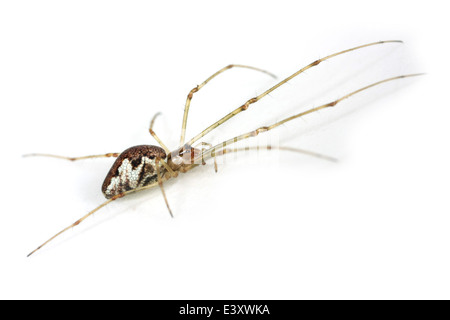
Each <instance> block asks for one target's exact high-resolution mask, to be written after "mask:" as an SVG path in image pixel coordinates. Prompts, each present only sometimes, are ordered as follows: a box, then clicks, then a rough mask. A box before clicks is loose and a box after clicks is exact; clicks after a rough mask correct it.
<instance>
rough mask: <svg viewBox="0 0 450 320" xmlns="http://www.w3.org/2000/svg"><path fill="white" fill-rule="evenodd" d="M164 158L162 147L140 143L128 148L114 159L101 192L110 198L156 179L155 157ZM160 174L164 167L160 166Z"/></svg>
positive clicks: (162, 172)
mask: <svg viewBox="0 0 450 320" xmlns="http://www.w3.org/2000/svg"><path fill="white" fill-rule="evenodd" d="M157 158H159V159H165V158H166V153H165V151H164V149H162V148H160V147H157V146H149V145H140V146H135V147H131V148H128V149H127V150H125V151H124V152H122V153H121V154H120V155H119V157H118V158H117V159H116V161H115V162H114V164H113V165H112V167H111V169H110V170H109V172H108V174H107V175H106V178H105V181H104V182H103V185H102V192H103V194H104V195H105V197H106V198H107V199H110V198H112V197H114V196H116V195H118V194H121V193H123V192H126V191H129V190H132V189H136V188H139V187H144V186H146V185H149V184H151V183H153V182H155V181H157V180H158V177H157V173H156V159H157ZM160 173H161V175H163V174H164V168H160Z"/></svg>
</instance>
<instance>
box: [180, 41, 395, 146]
mask: <svg viewBox="0 0 450 320" xmlns="http://www.w3.org/2000/svg"><path fill="white" fill-rule="evenodd" d="M401 42H402V41H399V40H389V41H379V42H373V43H369V44H365V45H362V46H358V47H354V48H351V49H347V50H344V51H340V52H337V53H333V54H331V55H329V56H326V57H324V58H322V59H318V60H316V61H314V62H312V63H310V64H309V65H307V66H306V67H303V68H302V69H300V70H298V71H297V72H295V73H294V74H292V75H291V76H289V77H287V78H286V79H284V80H283V81H280V82H279V83H277V84H276V85H274V86H273V87H272V88H270V89H268V90H266V91H264V92H263V93H261V94H260V95H258V96H256V97H254V98H251V99H250V100H248V101H247V102H246V103H244V104H243V105H242V106H240V107H239V108H237V109H235V110H233V111H232V112H230V113H229V114H227V115H226V116H225V117H223V118H222V119H220V120H219V121H216V122H215V123H213V124H212V125H210V126H209V127H208V128H206V129H205V130H203V131H202V132H200V133H199V134H198V135H196V136H195V137H194V138H192V139H191V140H189V141H188V142H187V145H192V144H193V143H194V142H195V141H197V140H199V139H200V138H202V137H204V136H205V135H206V134H208V133H209V132H211V131H212V130H214V129H215V128H217V127H218V126H220V125H221V124H223V123H225V122H226V121H228V120H229V119H231V118H232V117H234V116H235V115H237V114H239V113H241V112H242V111H245V110H247V109H248V108H249V107H250V105H251V104H253V103H256V102H258V101H259V100H261V99H262V98H264V97H265V96H267V95H268V94H269V93H271V92H272V91H274V90H276V89H278V88H279V87H281V86H282V85H284V84H285V83H286V82H288V81H289V80H291V79H293V78H295V77H296V76H298V75H299V74H301V73H303V72H305V71H306V70H308V69H310V68H312V67H315V66H317V65H319V64H320V63H321V62H323V61H325V60H328V59H331V58H334V57H336V56H339V55H341V54H345V53H347V52H351V51H354V50H358V49H362V48H365V47H369V46H374V45H380V44H383V43H401Z"/></svg>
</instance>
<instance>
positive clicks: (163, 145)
mask: <svg viewBox="0 0 450 320" xmlns="http://www.w3.org/2000/svg"><path fill="white" fill-rule="evenodd" d="M160 114H161V112H158V113H157V114H155V115H154V116H153V118H152V121H151V122H150V128H149V129H148V131H149V132H150V134H151V135H152V137H153V138H155V140H156V141H157V142H158V143H159V145H160V146H161V148H163V149H164V151H165V152H166V154H169V153H170V150H169V148H167V147H166V145H165V144H164V143H163V142H162V141H161V139H160V138H159V137H158V136H157V135H156V133H155V131H153V125H154V124H155V119H156V118H157V117H158V116H159V115H160Z"/></svg>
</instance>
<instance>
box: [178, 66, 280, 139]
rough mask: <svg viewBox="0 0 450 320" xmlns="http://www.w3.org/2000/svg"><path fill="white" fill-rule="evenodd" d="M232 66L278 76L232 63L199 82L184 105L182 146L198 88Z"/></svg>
mask: <svg viewBox="0 0 450 320" xmlns="http://www.w3.org/2000/svg"><path fill="white" fill-rule="evenodd" d="M231 68H246V69H251V70H256V71H260V72H263V73H265V74H268V75H269V76H271V77H273V78H275V79H276V76H275V75H273V74H272V73H270V72H268V71H265V70H262V69H259V68H255V67H250V66H245V65H241V64H230V65H228V66H226V67H224V68H222V69H220V70H219V71H217V72H216V73H214V74H213V75H212V76H210V77H209V78H208V79H206V80H205V81H203V82H202V83H201V84H199V85H198V86H196V87H195V88H193V89H192V90H191V91H190V92H189V94H188V96H187V98H186V105H185V107H184V115H183V123H182V125H181V138H180V147H181V146H182V145H183V144H184V139H185V135H186V125H187V118H188V113H189V107H190V105H191V100H192V97H193V96H194V93H196V92H197V91H198V90H200V89H201V88H203V87H204V86H205V84H207V83H208V82H209V81H211V80H212V79H213V78H215V77H217V76H218V75H219V74H221V73H222V72H225V71H227V70H229V69H231Z"/></svg>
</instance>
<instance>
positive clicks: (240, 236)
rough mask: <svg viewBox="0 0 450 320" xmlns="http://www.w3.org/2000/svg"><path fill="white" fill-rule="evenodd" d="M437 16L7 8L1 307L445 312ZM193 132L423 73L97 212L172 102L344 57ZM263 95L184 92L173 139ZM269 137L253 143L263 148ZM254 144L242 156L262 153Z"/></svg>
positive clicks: (217, 7) (282, 8) (428, 7)
mask: <svg viewBox="0 0 450 320" xmlns="http://www.w3.org/2000/svg"><path fill="white" fill-rule="evenodd" d="M447 11H448V10H447V9H445V8H444V2H437V1H436V2H431V3H430V2H428V3H427V4H423V2H422V1H380V0H378V1H373V2H367V1H365V2H361V1H320V2H314V1H292V2H288V1H277V2H274V1H270V2H269V1H227V2H221V3H219V2H211V1H170V2H165V3H164V4H161V2H149V1H126V2H125V1H123V2H121V1H76V2H73V1H70V2H69V1H28V2H27V1H20V2H19V1H9V2H2V4H1V5H0V46H1V49H0V105H1V108H2V116H1V126H0V128H1V139H2V140H1V141H2V149H1V150H2V151H1V158H0V159H1V160H0V161H1V168H2V180H3V183H2V184H1V195H2V196H1V199H2V200H1V201H2V210H1V224H0V246H1V247H0V248H1V258H0V259H1V263H0V298H2V299H7V298H9V299H16V298H33V299H37V298H40V299H42V298H43V299H50V298H52V299H55V298H56V299H69V298H75V299H113V298H115V299H116V298H138V299H147V298H150V299H175V298H179V299H183V298H192V299H200V298H202V299H207V298H209V299H217V298H223V299H228V298H234V299H266V298H267V299H277V298H287V299H317V298H330V299H331V298H332V299H334V298H343V299H351V298H360V299H369V298H375V299H379V298H387V299H397V298H447V299H448V298H450V293H449V289H448V288H449V287H450V276H449V272H448V270H449V268H450V258H449V245H450V236H449V222H450V218H449V213H450V210H449V204H448V197H449V192H448V190H449V181H450V173H449V169H448V164H449V160H450V156H449V148H448V145H449V144H448V138H449V136H450V130H449V127H448V121H449V119H450V106H449V104H448V85H447V83H448V73H449V71H450V69H449V63H448V41H446V37H447V35H446V31H447V30H448V28H449V23H448V22H447V21H448V20H447V19H448V18H447V16H446V12H447ZM389 39H401V40H404V41H405V43H404V44H385V45H382V46H376V47H371V48H366V49H363V50H361V51H358V52H353V53H350V54H348V55H346V56H341V57H339V58H335V59H332V60H329V61H327V62H325V63H323V64H321V65H319V66H318V67H316V68H313V69H311V70H309V71H308V72H306V73H305V74H304V75H301V76H299V77H298V78H296V79H295V80H292V81H290V82H289V83H288V84H286V85H285V86H283V87H282V88H280V89H279V90H277V91H276V92H273V93H272V94H271V95H270V96H268V97H265V98H264V99H263V100H262V101H260V102H258V103H257V104H255V105H253V106H252V107H251V108H250V109H249V110H248V111H246V112H244V113H242V114H240V115H238V116H236V117H235V118H233V120H232V121H230V123H228V124H227V125H226V126H223V128H221V129H220V130H217V132H215V133H214V134H211V135H208V136H207V137H205V141H208V142H213V143H217V142H220V141H221V140H223V139H225V138H230V137H233V136H234V135H236V134H240V133H243V132H246V131H249V130H252V129H255V128H256V127H257V126H261V125H269V124H271V123H273V122H275V121H277V120H280V119H282V118H283V117H286V116H289V115H292V114H295V113H298V112H300V111H301V110H305V109H306V108H307V107H308V106H317V105H320V104H321V103H326V102H329V101H331V100H333V99H336V98H338V97H340V96H341V95H343V94H346V93H348V92H350V91H352V90H356V89H358V88H360V87H362V86H365V85H367V84H369V83H371V82H374V81H377V80H380V79H383V78H386V77H391V76H395V75H399V74H407V73H415V72H427V75H426V76H424V77H419V78H414V79H405V80H399V81H396V82H391V83H388V84H385V85H383V86H382V87H378V88H374V89H372V90H370V91H367V92H365V93H361V94H360V95H358V96H355V97H354V98H351V99H349V100H347V101H345V102H343V103H342V104H339V105H338V106H337V107H336V108H335V109H329V110H323V111H321V112H320V113H318V114H315V115H312V116H309V117H307V118H304V119H298V120H296V121H293V122H291V123H288V124H286V125H284V126H282V127H280V128H277V129H275V130H273V131H271V132H269V133H266V134H264V135H266V137H271V138H270V141H271V142H270V143H280V144H281V145H286V146H292V147H299V148H305V149H307V150H311V151H316V152H321V153H324V154H326V155H329V156H333V157H336V158H337V159H338V160H339V161H338V162H337V163H332V162H327V161H323V160H320V159H316V158H311V157H307V156H304V155H299V154H293V153H277V152H260V153H249V154H240V156H239V158H237V159H235V157H233V156H231V157H229V158H227V160H226V162H225V163H222V162H223V161H221V163H220V165H219V172H218V173H217V174H215V173H214V170H213V166H212V164H211V163H209V164H208V165H207V166H205V167H201V168H197V169H196V170H193V171H191V172H190V173H188V174H186V175H182V176H180V177H179V179H176V180H174V181H172V182H168V183H167V184H166V192H167V196H168V199H169V201H170V204H171V206H172V209H173V211H174V214H175V219H171V218H170V217H169V214H168V212H167V209H166V208H165V204H164V201H163V198H162V196H161V194H160V191H159V190H158V189H155V190H151V191H148V192H142V193H140V194H136V195H133V196H130V197H127V198H124V199H120V200H119V201H116V202H114V203H112V204H111V205H109V206H107V207H106V208H104V209H102V210H100V211H99V212H98V213H96V214H95V215H94V216H93V217H91V218H89V219H88V220H86V221H85V222H83V223H82V224H81V225H79V226H78V227H76V228H73V229H72V230H69V231H68V232H66V233H65V234H64V235H62V236H61V237H59V238H57V239H56V240H55V241H53V242H52V243H51V244H49V245H48V246H46V247H44V248H43V249H42V250H40V251H39V252H38V253H36V254H35V255H33V256H32V257H30V258H26V255H27V254H28V253H29V252H30V251H31V250H33V249H34V248H36V247H37V246H38V245H39V244H41V243H42V242H43V241H45V240H46V239H48V238H49V237H51V236H52V235H53V234H55V233H56V232H58V231H59V230H61V229H62V228H64V227H66V226H68V225H69V224H70V223H72V222H74V221H75V220H77V219H78V218H80V217H81V216H82V215H84V214H85V213H87V212H88V211H89V210H91V209H93V208H95V207H96V206H97V205H99V204H100V203H102V202H103V201H104V198H103V195H102V193H101V191H100V187H101V184H102V182H103V179H104V177H105V175H106V173H107V171H108V170H109V167H110V166H111V164H112V162H113V159H94V160H86V161H80V162H76V163H71V162H66V161H63V160H57V159H50V158H22V157H21V156H22V155H23V154H25V153H30V152H46V153H54V154H61V155H69V156H77V155H89V154H100V153H106V152H120V151H122V150H124V149H126V148H127V147H129V146H132V145H138V144H155V141H154V140H153V139H152V138H151V136H150V135H149V134H148V131H147V130H148V125H149V121H150V119H151V117H152V116H153V114H155V113H156V112H158V111H161V112H162V113H163V115H162V116H161V117H160V118H158V120H157V122H156V126H155V130H156V131H157V133H158V134H159V136H160V137H161V138H162V139H163V140H164V141H165V142H166V144H167V145H169V146H170V147H171V148H175V147H176V145H177V143H178V139H179V137H178V136H179V134H180V127H181V119H182V112H183V109H184V102H185V98H186V95H187V93H188V92H189V90H190V89H192V88H193V87H194V86H195V85H197V84H199V83H201V82H202V81H203V80H204V79H206V78H207V77H208V76H210V75H211V74H212V73H214V72H215V71H217V70H218V69H219V68H221V67H223V66H225V65H227V64H229V63H240V64H249V65H252V66H256V67H260V68H264V69H267V70H269V71H271V72H273V73H275V74H277V75H279V77H280V79H282V78H283V77H286V76H288V75H290V74H291V73H293V72H295V71H296V70H298V69H299V68H300V67H302V66H304V65H306V64H308V63H310V62H312V61H314V60H315V59H317V58H320V57H324V56H326V55H328V54H331V53H333V52H336V51H339V50H343V49H347V48H349V47H352V46H356V45H360V44H364V43H368V42H373V41H378V40H389ZM274 83H275V82H274V80H273V79H271V78H270V77H267V76H266V75H264V74H259V73H256V72H254V71H250V70H237V69H236V70H230V71H227V72H226V73H225V74H223V75H222V76H221V77H219V78H217V79H214V81H212V82H211V83H210V84H208V85H207V86H206V87H204V88H203V89H202V90H201V91H200V92H199V93H197V94H196V95H195V96H194V99H193V101H192V109H191V110H192V112H191V114H190V117H189V124H188V136H192V135H194V134H197V133H198V132H199V131H200V130H201V129H202V128H204V127H206V126H207V125H209V124H211V123H212V122H213V121H215V120H216V119H219V118H220V117H222V116H223V115H225V114H226V113H227V112H230V111H231V110H233V109H234V108H236V107H238V106H239V105H240V104H242V103H243V102H245V101H246V100H247V99H249V98H251V97H253V96H254V95H255V94H259V93H261V92H263V91H264V90H265V89H266V88H268V87H269V86H270V85H272V84H274ZM264 135H261V137H262V136H264ZM262 139H263V140H258V141H257V142H254V141H253V143H259V144H261V143H265V140H264V138H262Z"/></svg>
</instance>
